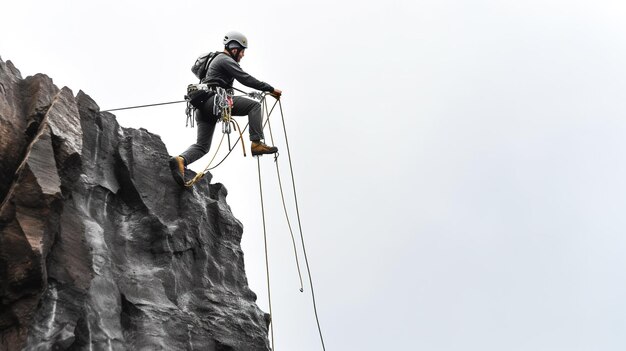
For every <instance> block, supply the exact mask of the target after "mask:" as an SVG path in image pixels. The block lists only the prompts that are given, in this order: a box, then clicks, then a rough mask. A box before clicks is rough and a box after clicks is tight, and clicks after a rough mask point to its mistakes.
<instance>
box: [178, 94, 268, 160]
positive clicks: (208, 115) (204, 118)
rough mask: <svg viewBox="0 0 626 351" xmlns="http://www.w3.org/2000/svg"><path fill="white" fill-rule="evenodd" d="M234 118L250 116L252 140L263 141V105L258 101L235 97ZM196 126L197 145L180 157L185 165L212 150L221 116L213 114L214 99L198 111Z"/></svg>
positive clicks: (189, 148)
mask: <svg viewBox="0 0 626 351" xmlns="http://www.w3.org/2000/svg"><path fill="white" fill-rule="evenodd" d="M232 115H233V116H246V115H247V116H248V124H249V127H248V128H250V140H253V141H258V140H261V139H263V115H262V111H261V104H260V103H259V102H257V101H254V100H251V99H248V98H245V97H243V96H234V97H233V109H232ZM195 117H196V124H197V128H198V137H197V140H196V143H195V144H193V145H191V146H190V147H188V148H187V150H185V152H183V153H182V154H180V156H182V157H183V158H184V159H185V165H188V164H191V163H193V162H195V161H196V160H198V159H199V158H201V157H202V156H204V155H206V154H207V153H208V152H209V149H210V148H211V141H212V140H213V132H214V131H215V124H216V123H217V121H218V120H219V118H220V116H216V115H214V114H213V97H211V98H210V99H209V100H208V101H207V102H205V103H204V105H202V106H201V107H200V108H198V109H196V116H195Z"/></svg>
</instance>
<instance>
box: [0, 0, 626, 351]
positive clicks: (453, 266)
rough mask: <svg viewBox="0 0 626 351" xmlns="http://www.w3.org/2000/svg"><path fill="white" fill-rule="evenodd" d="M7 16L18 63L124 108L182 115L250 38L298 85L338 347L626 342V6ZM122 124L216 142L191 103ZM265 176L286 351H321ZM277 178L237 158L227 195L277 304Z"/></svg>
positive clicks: (295, 136)
mask: <svg viewBox="0 0 626 351" xmlns="http://www.w3.org/2000/svg"><path fill="white" fill-rule="evenodd" d="M2 13H3V15H2V20H1V21H0V33H1V34H0V55H1V57H2V59H3V60H5V61H6V60H11V61H13V62H14V64H15V65H16V66H17V67H18V69H20V70H21V72H22V75H23V76H24V77H26V76H27V75H32V74H35V73H37V72H43V73H46V74H47V75H49V76H51V77H52V78H53V79H54V81H55V83H56V84H57V85H59V86H60V87H61V86H68V87H70V88H71V89H72V90H73V91H74V93H75V94H76V93H78V91H79V90H83V91H85V92H86V93H87V94H89V95H90V96H91V97H92V98H93V99H94V100H95V101H96V102H97V103H98V104H99V105H100V107H101V108H102V109H103V110H104V109H109V108H116V107H125V106H133V105H140V104H149V103H157V102H167V101H175V100H181V99H182V97H183V95H184V94H185V89H186V86H187V84H189V83H192V82H195V78H194V76H193V75H192V73H191V72H190V66H191V64H192V63H193V61H194V60H195V58H196V57H197V56H198V55H199V54H200V53H202V52H206V51H210V50H219V49H220V48H221V39H222V37H223V36H224V34H225V33H226V32H227V31H230V30H238V31H241V32H243V33H245V34H246V35H247V36H248V39H249V42H250V46H249V49H248V50H247V51H246V56H245V58H244V59H243V61H242V63H241V64H242V67H243V68H244V69H245V70H247V71H248V72H249V73H251V74H252V75H254V76H255V77H257V78H259V79H261V80H264V81H267V82H268V83H270V84H272V85H274V86H275V87H277V88H279V89H282V90H283V91H284V97H283V108H284V112H285V118H286V124H287V128H288V133H289V141H290V146H291V151H292V157H293V163H294V167H295V175H296V182H297V187H298V198H299V200H300V209H301V214H302V221H303V223H302V224H303V229H304V236H305V239H306V244H307V251H308V253H309V260H310V263H311V265H312V266H311V268H312V270H313V279H314V282H315V284H316V286H315V287H316V297H317V300H318V301H317V302H318V309H319V313H320V318H321V323H322V329H323V331H324V337H325V341H326V346H327V349H328V350H429V351H430V350H432V351H439V350H480V351H491V350H493V351H502V350H529V351H537V350H550V351H551V350H567V351H572V350H624V349H626V273H624V271H625V267H626V255H625V252H626V236H625V232H626V216H625V215H624V212H625V210H626V182H625V179H626V156H625V153H624V150H625V147H626V138H625V135H626V113H625V112H626V105H625V104H626V64H625V63H626V3H624V2H623V1H618V0H616V1H608V0H596V1H590V0H581V1H571V0H570V1H565V0H562V1H552V0H540V1H539V0H529V1H528V0H527V1H496V0H491V1H489V0H475V1H461V0H438V1H434V0H432V1H422V0H412V1H409V0H403V1H393V0H389V1H380V2H372V1H326V0H322V1H320V0H317V1H314V2H313V1H310V2H306V3H302V2H298V1H221V2H213V1H211V2H209V1H176V2H175V1H112V0H109V1H54V0H50V1H32V0H20V1H9V2H8V3H5V4H3V5H2ZM116 115H117V117H118V121H119V122H120V123H121V124H122V125H123V126H128V127H142V128H146V129H148V130H150V131H151V132H153V133H156V134H158V135H160V136H161V137H162V139H163V141H164V142H165V144H166V145H167V148H168V151H169V152H170V153H171V154H178V153H180V152H182V151H183V150H184V149H185V148H186V147H187V146H188V145H189V144H190V143H191V142H192V141H193V140H195V133H196V130H195V129H191V128H185V115H184V107H183V105H182V104H179V105H171V106H165V107H155V108H145V109H141V110H130V111H124V112H118V113H116ZM275 116H278V115H275ZM240 121H242V122H241V123H245V122H246V119H245V118H241V119H240ZM274 121H276V124H275V126H276V127H275V128H276V130H277V131H280V129H278V126H279V124H278V121H279V120H278V119H275V120H274ZM275 133H276V132H275ZM277 134H278V133H277ZM215 140H219V135H217V134H216V139H215ZM276 144H277V146H278V147H279V148H281V150H283V152H282V153H281V158H280V160H281V166H287V157H286V156H287V155H286V152H284V141H283V139H282V138H278V139H277V140H276ZM215 146H216V143H214V147H215ZM208 161H209V160H208V157H206V158H203V159H201V160H199V161H197V162H196V163H194V164H193V165H192V168H193V169H196V170H199V169H202V168H203V167H204V166H205V165H206V164H207V163H208ZM261 161H262V163H263V165H262V166H263V167H262V168H263V169H262V172H263V179H264V183H265V184H264V191H265V194H264V195H265V196H266V202H267V207H266V214H267V217H268V235H269V247H270V265H271V271H272V298H273V303H272V304H273V311H274V323H275V336H276V349H277V350H303V351H308V350H321V346H320V344H319V341H318V336H317V330H316V326H315V320H314V318H313V312H312V309H311V303H310V295H309V293H308V290H307V291H306V292H305V293H304V294H301V293H300V292H298V288H299V284H298V279H297V274H296V270H295V266H294V263H293V253H292V251H291V241H290V238H289V232H288V230H287V228H286V224H285V220H284V217H283V212H282V207H281V205H280V199H279V198H278V197H277V195H278V187H277V184H276V176H275V169H274V164H273V162H272V158H270V157H263V158H262V159H261ZM256 167H257V165H256V162H255V160H254V159H253V158H250V157H247V158H243V157H242V155H241V153H238V152H235V153H234V154H233V155H232V156H231V157H230V158H229V160H228V161H227V162H226V163H225V164H223V165H222V166H220V168H218V169H216V170H215V171H214V172H213V174H214V180H213V182H221V183H224V184H225V185H226V187H227V188H228V190H229V196H228V202H229V204H230V205H231V208H232V210H233V212H234V214H235V216H236V217H237V218H239V219H240V220H241V221H242V222H243V224H244V239H243V249H244V252H245V255H246V256H245V263H246V270H247V273H248V279H249V282H250V285H251V287H252V289H253V290H254V291H255V292H256V293H257V294H258V296H259V301H258V303H259V305H260V306H261V308H263V309H264V310H265V311H267V310H268V308H267V295H266V286H265V261H264V254H263V232H262V224H261V210H260V205H259V201H260V200H259V192H258V183H257V182H258V179H257V169H256ZM282 172H283V173H282V175H283V178H284V179H286V180H288V179H289V178H288V169H287V168H284V169H283V170H282ZM289 205H290V211H291V209H292V208H293V202H292V201H291V202H289ZM292 215H293V213H292ZM294 221H295V218H293V217H292V222H294ZM300 259H301V260H302V257H300Z"/></svg>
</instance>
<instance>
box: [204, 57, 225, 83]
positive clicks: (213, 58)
mask: <svg viewBox="0 0 626 351" xmlns="http://www.w3.org/2000/svg"><path fill="white" fill-rule="evenodd" d="M220 54H223V52H221V51H216V52H214V53H213V55H210V54H209V55H210V56H211V57H209V59H208V60H206V64H205V65H204V77H203V78H202V79H204V78H206V76H207V74H208V73H209V66H210V65H211V62H213V60H215V58H216V57H218V56H219V55H220ZM202 79H200V82H202Z"/></svg>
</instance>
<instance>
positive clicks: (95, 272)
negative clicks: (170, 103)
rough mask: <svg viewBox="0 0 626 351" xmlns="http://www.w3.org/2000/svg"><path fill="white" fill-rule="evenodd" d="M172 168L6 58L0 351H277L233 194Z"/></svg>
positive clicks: (0, 150) (0, 135)
mask: <svg viewBox="0 0 626 351" xmlns="http://www.w3.org/2000/svg"><path fill="white" fill-rule="evenodd" d="M168 157H169V156H168V154H167V151H166V148H165V145H164V144H163V143H162V141H161V139H160V138H159V137H158V136H156V135H154V134H151V133H149V132H148V131H146V130H143V129H140V130H135V129H127V128H122V127H120V126H119V125H118V124H117V122H116V120H115V116H113V115H112V114H110V113H101V112H99V108H98V106H97V105H96V103H95V102H94V101H93V100H92V99H91V98H90V97H89V96H87V95H86V94H84V93H83V92H79V93H78V94H77V96H74V95H73V93H72V91H70V89H68V88H62V89H59V88H57V87H56V86H55V85H54V84H53V82H52V80H51V79H50V78H48V77H46V76H45V75H40V74H38V75H35V76H32V77H27V78H25V79H22V77H21V75H20V72H19V71H18V70H17V69H16V68H15V67H14V66H13V65H12V64H11V62H10V61H8V62H4V61H2V60H1V59H0V201H1V205H0V297H1V301H0V349H2V350H22V349H25V350H92V349H93V350H269V343H268V338H267V331H268V324H269V317H268V315H267V314H265V313H263V312H262V311H261V310H260V309H259V308H258V307H257V305H256V304H255V300H256V296H255V294H254V293H253V292H252V291H251V290H250V289H249V288H248V284H247V279H246V276H245V272H244V262H243V252H242V251H241V247H240V241H241V236H242V233H243V227H242V225H241V223H240V222H239V221H238V220H237V219H236V218H235V217H234V216H233V214H232V212H231V210H230V208H229V206H228V204H227V203H226V195H227V191H226V188H224V186H223V185H221V184H210V178H211V176H210V174H207V176H205V178H203V179H202V180H201V181H200V182H199V184H198V185H197V186H195V187H194V188H193V189H190V190H188V189H181V188H180V187H178V186H177V185H176V184H175V183H174V180H173V179H172V177H171V175H170V173H169V168H168V165H167V160H168Z"/></svg>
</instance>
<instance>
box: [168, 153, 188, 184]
mask: <svg viewBox="0 0 626 351" xmlns="http://www.w3.org/2000/svg"><path fill="white" fill-rule="evenodd" d="M170 170H171V171H172V177H174V180H175V181H176V183H178V185H180V186H185V159H184V158H182V157H180V156H174V157H171V158H170Z"/></svg>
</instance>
